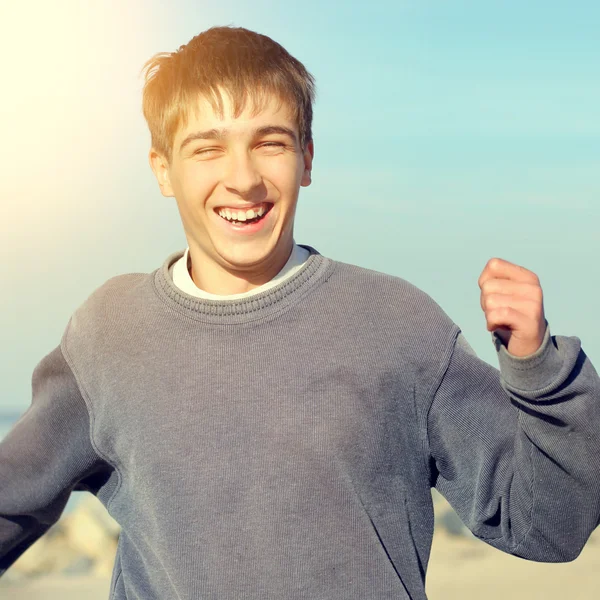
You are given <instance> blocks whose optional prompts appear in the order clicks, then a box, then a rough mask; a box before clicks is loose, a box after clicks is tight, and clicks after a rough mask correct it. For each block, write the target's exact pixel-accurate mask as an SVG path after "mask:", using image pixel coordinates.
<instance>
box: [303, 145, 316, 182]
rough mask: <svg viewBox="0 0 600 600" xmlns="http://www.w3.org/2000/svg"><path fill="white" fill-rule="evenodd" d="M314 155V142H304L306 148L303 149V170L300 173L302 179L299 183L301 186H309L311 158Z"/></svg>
mask: <svg viewBox="0 0 600 600" xmlns="http://www.w3.org/2000/svg"><path fill="white" fill-rule="evenodd" d="M314 157H315V144H314V142H313V141H312V140H310V142H308V144H306V148H305V150H304V172H303V173H302V180H301V181H300V185H301V186H302V187H306V186H309V185H310V184H311V182H312V178H311V175H310V174H311V171H312V163H313V158H314Z"/></svg>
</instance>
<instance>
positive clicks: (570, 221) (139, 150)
mask: <svg viewBox="0 0 600 600" xmlns="http://www.w3.org/2000/svg"><path fill="white" fill-rule="evenodd" d="M14 4H16V3H14ZM51 4H52V5H51V6H49V3H45V2H41V1H40V2H30V3H28V4H25V3H24V4H23V5H22V6H19V7H8V6H7V7H4V8H2V9H0V10H1V14H0V23H1V25H0V34H1V35H0V40H1V41H0V50H1V51H2V55H3V56H4V57H5V62H6V63H7V64H5V65H4V66H3V69H4V82H5V83H6V82H8V83H9V84H10V90H11V93H10V94H4V93H3V94H2V98H0V120H1V121H2V131H3V144H2V148H0V161H1V162H2V166H3V169H2V171H3V173H4V174H3V182H2V183H3V193H2V208H3V211H2V212H3V215H4V218H3V222H2V236H0V238H1V240H2V241H1V242H0V244H1V246H0V247H1V249H2V257H3V260H2V267H1V268H2V272H1V273H0V276H1V277H2V281H3V282H4V286H3V290H4V293H3V294H2V296H1V300H0V301H1V302H2V310H1V311H0V314H1V317H0V319H1V320H0V327H1V328H2V332H3V336H4V344H3V345H2V353H3V355H2V361H1V364H2V370H3V371H2V373H1V375H2V377H0V411H2V410H14V411H17V412H22V411H23V410H25V408H26V407H27V406H28V405H29V402H30V399H31V373H32V371H33V368H34V367H35V365H36V364H37V363H38V362H39V360H41V358H42V357H43V356H44V355H45V354H47V353H48V352H49V351H50V350H51V349H52V348H53V347H55V346H56V345H57V344H58V343H59V341H60V337H61V335H62V332H63V331H64V328H65V327H66V324H67V322H68V319H69V317H70V315H71V314H72V312H73V311H74V310H75V309H76V308H77V307H78V306H79V305H80V304H81V303H82V302H83V301H85V299H86V298H87V297H88V296H89V295H90V294H91V292H92V291H93V290H94V289H96V288H97V287H99V286H100V285H102V283H104V281H106V280H107V279H108V278H109V277H112V276H114V275H117V274H120V273H127V272H140V271H142V272H150V271H152V270H154V269H156V268H157V267H158V266H160V264H161V263H162V261H163V260H164V259H165V258H166V256H167V255H168V254H170V253H171V252H173V251H175V250H178V249H183V248H185V245H186V241H185V238H184V236H183V231H182V228H181V223H180V221H179V216H178V213H177V210H176V206H175V202H174V200H172V199H166V198H163V197H162V196H161V195H160V193H159V191H158V188H157V186H156V184H155V182H154V180H153V177H152V174H151V172H150V169H149V167H148V164H147V158H146V156H147V151H148V145H149V134H148V132H147V129H146V125H145V123H144V120H143V117H142V114H141V109H140V91H141V79H140V77H139V72H140V69H141V67H142V64H143V63H144V61H145V60H147V59H148V58H150V56H152V55H153V54H154V53H156V52H162V51H173V50H176V49H177V47H179V46H180V45H182V44H184V43H187V42H188V41H189V39H190V38H191V37H193V36H194V35H196V34H197V33H199V32H200V31H202V30H204V29H206V28H208V27H210V26H213V25H228V24H231V25H236V26H243V27H248V28H250V29H254V30H256V31H259V32H261V33H264V34H266V35H269V36H270V37H272V38H274V39H275V40H277V41H278V42H280V43H282V44H283V45H284V46H285V47H286V48H287V49H288V50H289V51H290V52H291V53H292V54H293V55H295V56H296V57H297V58H298V59H300V60H301V61H302V62H304V64H305V65H306V67H307V68H308V69H309V70H310V71H311V72H312V73H313V75H314V76H315V77H316V80H317V90H318V92H317V102H316V104H315V120H314V127H313V132H314V137H315V151H316V156H315V164H314V171H313V184H312V185H311V186H310V187H309V188H306V189H303V190H302V192H301V196H300V203H299V208H298V216H297V222H296V236H295V237H296V241H298V242H299V243H306V244H310V245H312V246H314V247H316V248H317V249H318V250H319V251H320V252H321V253H322V254H325V255H327V256H330V257H332V258H335V259H338V260H342V261H345V262H351V263H355V264H359V265H361V266H365V267H368V268H372V269H376V270H379V271H384V272H387V273H391V274H393V275H397V276H400V277H404V278H405V279H408V280H409V281H411V282H413V283H415V284H416V285H418V286H419V287H421V288H422V289H424V290H425V291H426V292H427V293H429V294H430V295H431V296H433V297H434V298H435V300H436V301H437V302H438V303H439V304H440V305H441V306H442V307H443V308H444V309H445V310H446V312H448V314H449V315H450V316H451V317H452V318H453V319H454V320H455V321H456V322H457V323H458V324H459V325H460V326H461V327H462V329H463V331H464V332H465V334H466V336H467V338H468V340H469V342H470V343H471V345H472V346H473V347H474V348H475V350H476V351H477V352H478V353H479V355H480V356H481V357H482V358H484V359H485V360H487V361H489V362H492V363H493V364H495V356H494V351H493V347H492V345H491V342H490V337H489V334H488V333H487V331H486V329H485V322H484V319H483V313H482V312H481V309H480V307H479V289H478V287H477V278H478V276H479V274H480V272H481V270H482V269H483V267H484V265H485V263H486V261H487V260H488V259H489V258H490V257H492V256H501V257H503V258H506V259H507V260H511V261H513V262H516V263H518V264H521V265H523V266H525V267H527V268H529V269H531V270H533V271H535V272H536V273H537V274H538V275H539V276H540V279H541V282H542V286H543V288H544V292H545V306H546V314H547V318H548V321H549V322H550V326H551V329H552V332H553V333H554V334H559V335H576V336H578V337H580V338H581V339H582V341H583V346H584V349H585V350H586V351H587V353H588V355H589V356H590V357H591V358H592V361H593V362H595V363H596V365H599V364H600V341H598V334H599V327H598V318H597V312H596V311H597V307H598V296H599V295H600V276H599V275H598V258H599V256H600V241H599V238H600V236H599V235H598V233H597V223H598V222H600V202H599V201H600V79H599V78H598V64H600V41H599V39H600V38H599V36H598V34H597V32H598V28H599V26H600V4H598V3H597V2H591V1H586V2H583V1H574V2H571V3H564V2H548V1H546V2H543V3H542V2H539V1H537V0H536V1H531V2H527V3H523V2H516V1H513V0H508V1H499V0H488V1H486V2H481V1H478V2H475V1H455V2H450V1H442V0H439V1H435V2H434V1H428V0H420V1H416V0H414V1H409V2H402V1H401V0H400V1H395V2H379V3H368V4H367V3H366V2H365V3H360V4H358V3H351V2H339V3H336V2H329V3H325V2H316V1H313V0H310V1H307V2H301V3H300V2H297V3H294V4H292V3H273V2H271V1H266V0H261V1H259V2H252V3H249V2H241V1H239V0H238V1H221V2H218V3H208V2H198V1H197V0H196V1H193V2H192V1H177V0H175V1H170V2H166V1H161V2H159V1H158V0H153V1H146V2H142V0H133V1H129V2H117V1H116V0H107V1H106V2H100V3H80V2H76V1H75V0H56V2H53V3H51ZM7 57H9V58H7ZM5 89H7V88H5Z"/></svg>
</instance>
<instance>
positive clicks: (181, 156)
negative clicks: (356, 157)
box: [150, 92, 313, 275]
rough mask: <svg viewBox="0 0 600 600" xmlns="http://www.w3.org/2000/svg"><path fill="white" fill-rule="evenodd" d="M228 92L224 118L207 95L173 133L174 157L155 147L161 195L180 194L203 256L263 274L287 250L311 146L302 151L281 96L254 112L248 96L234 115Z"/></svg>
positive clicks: (192, 241) (192, 239) (189, 232)
mask: <svg viewBox="0 0 600 600" xmlns="http://www.w3.org/2000/svg"><path fill="white" fill-rule="evenodd" d="M222 97H223V106H224V118H223V119H221V118H219V116H218V115H216V114H215V112H214V111H213V109H212V107H211V105H210V103H209V102H207V101H206V100H205V99H204V98H201V99H200V101H199V110H198V111H197V116H194V114H193V113H192V114H191V115H190V118H189V119H188V123H187V125H186V126H185V127H183V128H180V129H179V131H178V132H177V134H176V135H175V140H174V144H173V151H172V160H171V164H170V165H169V164H168V163H167V162H166V159H165V158H164V157H161V156H160V155H158V154H157V153H156V152H154V150H151V151H150V163H151V166H152V169H153V171H154V173H155V175H156V177H157V179H158V182H159V185H160V188H161V191H162V193H163V195H165V196H175V198H176V200H177V205H178V208H179V212H180V215H181V219H182V222H183V227H184V230H185V233H186V237H187V240H188V243H189V246H190V250H192V248H194V249H195V251H196V255H197V256H200V257H201V261H202V263H203V264H206V261H209V262H210V263H212V265H210V266H212V267H217V270H226V271H228V272H230V273H236V274H237V275H244V274H245V275H252V274H260V273H262V272H265V271H268V270H269V267H270V266H273V265H279V268H280V267H281V266H283V264H284V263H285V261H286V260H287V257H288V256H289V253H290V251H291V248H292V243H293V225H294V215H295V210H296V203H297V200H298V193H299V190H300V186H307V185H309V184H310V181H311V179H310V171H311V167H312V158H313V146H312V142H311V143H310V144H308V145H307V148H306V149H305V150H304V151H302V149H301V147H300V143H299V132H298V126H297V124H296V123H295V120H294V119H293V117H292V115H291V112H290V111H289V109H288V107H287V106H286V105H285V104H282V105H281V107H280V106H279V104H280V103H279V101H278V99H277V98H272V99H271V101H270V102H269V103H268V104H267V105H266V107H265V109H264V110H263V111H262V112H260V113H258V114H257V115H255V116H253V115H252V114H251V112H252V110H251V109H252V106H250V103H249V102H248V103H247V106H246V108H245V110H244V112H243V113H242V114H241V115H240V116H239V117H238V118H234V116H233V115H232V114H231V112H232V111H231V109H232V105H231V100H230V97H229V95H228V94H227V93H225V92H223V93H222ZM200 269H202V266H200ZM200 269H198V270H200ZM195 270H197V268H196V267H195ZM212 270H213V271H214V269H212Z"/></svg>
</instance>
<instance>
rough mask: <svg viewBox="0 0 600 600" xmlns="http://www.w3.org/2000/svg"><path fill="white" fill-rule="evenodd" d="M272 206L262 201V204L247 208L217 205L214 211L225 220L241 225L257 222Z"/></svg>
mask: <svg viewBox="0 0 600 600" xmlns="http://www.w3.org/2000/svg"><path fill="white" fill-rule="evenodd" d="M272 208H273V204H271V203H270V202H263V203H262V204H257V205H256V206H253V207H252V208H248V209H244V208H229V207H219V208H215V212H216V213H217V214H218V215H219V216H220V217H221V218H222V219H225V221H229V222H230V223H232V224H234V225H240V226H242V227H243V226H245V225H251V224H252V223H258V222H259V221H261V220H262V219H264V218H265V216H266V215H267V214H268V213H269V211H270V210H271V209H272Z"/></svg>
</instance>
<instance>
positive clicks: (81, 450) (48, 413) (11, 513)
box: [0, 346, 112, 575]
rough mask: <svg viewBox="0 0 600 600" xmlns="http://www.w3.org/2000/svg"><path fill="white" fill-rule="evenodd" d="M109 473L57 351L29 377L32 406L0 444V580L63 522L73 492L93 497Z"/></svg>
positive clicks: (72, 380) (71, 377) (70, 375)
mask: <svg viewBox="0 0 600 600" xmlns="http://www.w3.org/2000/svg"><path fill="white" fill-rule="evenodd" d="M111 470H112V467H111V466H110V465H108V463H106V462H105V461H103V460H102V459H101V457H100V456H98V454H97V453H96V452H95V450H94V448H93V446H92V442H91V438H90V415H89V412H88V409H87V406H86V404H85V401H84V399H83V397H82V395H81V392H80V389H79V386H78V384H77V381H76V379H75V377H74V375H73V372H72V371H71V369H70V367H69V365H68V364H67V362H66V360H65V358H64V356H63V353H62V351H61V348H60V346H58V347H56V348H55V349H54V350H53V351H52V352H50V353H49V354H48V355H46V356H45V357H44V358H43V359H42V360H41V361H40V363H39V364H38V365H37V366H36V368H35V369H34V371H33V376H32V403H31V406H30V407H29V408H28V410H27V411H26V412H25V413H24V414H23V415H22V416H21V418H20V419H19V420H18V421H17V423H16V424H15V425H14V426H13V428H12V429H11V431H10V432H9V433H8V435H7V436H6V437H5V438H4V439H3V440H2V442H0V575H2V574H3V573H4V572H5V571H6V570H7V569H8V567H10V565H12V563H13V562H15V560H17V558H19V556H20V555H21V554H22V553H23V552H25V550H27V548H29V546H31V545H32V544H33V543H34V542H35V541H36V540H37V539H39V538H40V537H41V536H42V535H43V534H44V533H45V532H46V531H47V530H48V529H49V528H50V527H51V526H52V525H53V524H54V523H56V521H58V519H59V517H60V516H61V514H62V512H63V510H64V508H65V505H66V504H67V500H68V499H69V496H70V495H71V492H72V491H74V490H89V491H91V492H92V493H96V492H97V491H98V489H99V488H100V487H101V486H102V485H103V484H104V483H106V482H107V480H108V478H109V476H110V472H111Z"/></svg>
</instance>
